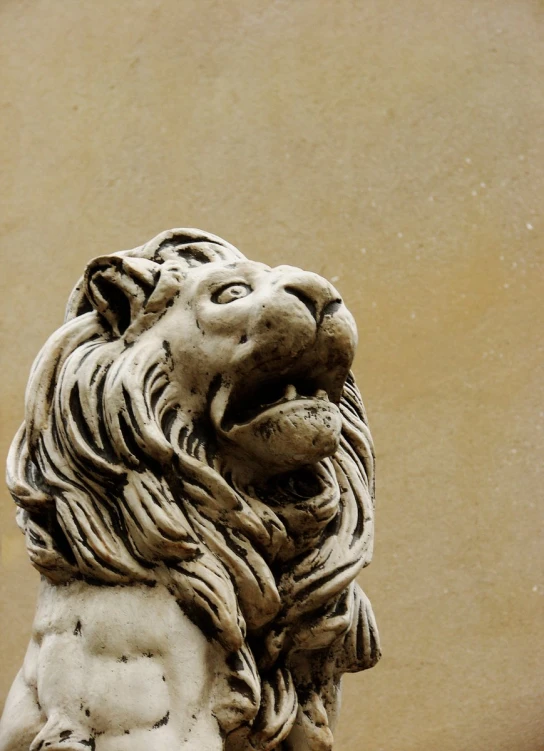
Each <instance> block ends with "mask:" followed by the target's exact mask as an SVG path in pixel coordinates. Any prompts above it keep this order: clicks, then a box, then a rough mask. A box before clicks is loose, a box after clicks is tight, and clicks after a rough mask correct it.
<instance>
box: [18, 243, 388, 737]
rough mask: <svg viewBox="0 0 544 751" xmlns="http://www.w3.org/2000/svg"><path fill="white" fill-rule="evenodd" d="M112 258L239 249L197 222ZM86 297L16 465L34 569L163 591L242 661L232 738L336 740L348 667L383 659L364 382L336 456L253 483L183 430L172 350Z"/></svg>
mask: <svg viewBox="0 0 544 751" xmlns="http://www.w3.org/2000/svg"><path fill="white" fill-rule="evenodd" d="M115 255H119V256H129V257H136V258H144V259H148V260H152V261H154V262H155V263H158V264H162V263H168V262H170V263H171V262H174V261H175V262H176V263H180V264H182V265H184V266H185V267H186V268H187V267H190V266H194V265H197V264H200V263H205V262H209V261H211V260H238V259H240V258H241V257H242V256H241V254H240V253H239V251H237V250H236V249H235V248H234V247H233V246H231V245H229V244H228V243H225V242H224V241H223V240H221V239H220V238H217V237H215V236H213V235H208V234H207V233H203V232H200V231H196V230H171V231H169V232H165V233H162V234H161V235H159V236H158V237H157V238H154V240H152V241H150V242H149V243H147V244H146V245H144V246H142V247H141V248H137V249H135V250H131V251H123V252H122V253H119V254H115ZM82 290H83V287H82V285H81V283H80V285H78V286H77V287H76V289H75V291H74V293H73V295H72V298H71V300H70V302H69V305H68V310H67V318H66V322H65V324H64V325H63V326H62V327H61V328H60V329H59V330H58V331H57V332H56V333H55V334H53V335H52V336H51V338H50V339H49V340H48V342H47V343H46V344H45V346H44V347H43V349H42V351H41V352H40V354H39V356H38V358H37V359H36V362H35V364H34V366H33V369H32V372H31V376H30V380H29V384H28V389H27V398H26V405H27V406H26V415H25V423H24V424H23V425H22V426H21V428H20V430H19V432H18V434H17V436H16V437H15V439H14V442H13V445H12V449H11V452H10V456H9V460H8V485H9V487H10V490H11V492H12V495H13V497H14V499H15V501H16V503H17V505H18V507H19V511H18V522H19V525H20V526H21V528H22V529H23V531H24V533H25V535H26V544H27V549H28V553H29V556H30V558H31V561H32V563H33V565H34V566H35V567H36V568H37V569H38V571H40V572H41V574H42V575H44V576H45V577H47V578H48V579H50V580H51V581H52V582H57V583H61V582H64V581H69V580H71V579H74V578H83V579H85V580H87V581H89V582H91V583H104V584H108V585H115V584H128V583H130V582H134V581H138V582H142V583H146V584H148V585H149V586H154V585H155V584H156V583H157V582H160V583H163V584H165V585H166V586H167V587H168V588H169V589H170V591H171V593H172V595H173V596H174V597H175V598H176V600H177V601H178V603H179V605H180V607H181V608H182V609H183V611H184V612H185V613H186V614H187V615H188V617H189V618H191V619H192V620H193V621H194V622H195V623H196V624H197V625H198V626H199V627H200V628H201V629H202V631H203V632H204V633H205V634H206V635H207V636H209V637H210V638H213V639H215V640H216V641H217V642H218V643H219V644H220V645H221V646H222V647H223V648H224V650H225V652H226V654H227V664H228V666H229V670H230V673H229V676H228V681H229V689H230V690H229V701H228V703H227V702H225V703H224V705H222V706H220V707H218V708H217V709H216V714H217V718H218V721H219V723H220V726H221V728H222V731H223V733H224V734H225V735H226V736H227V738H230V740H229V741H228V744H229V743H230V745H229V746H228V747H229V748H256V749H272V748H285V749H287V748H290V747H291V746H290V745H289V741H288V740H285V739H286V738H287V737H288V735H289V732H290V730H291V728H292V726H293V723H294V721H295V719H296V717H297V714H298V718H299V725H301V726H302V727H303V732H304V734H305V737H306V741H307V743H308V745H309V747H310V748H311V749H315V750H316V751H321V750H325V749H329V748H331V742H332V741H331V739H332V736H331V733H330V729H329V718H328V717H327V710H328V709H330V708H331V707H334V705H335V699H336V692H337V690H338V685H339V679H340V676H341V674H342V673H343V672H346V671H348V672H354V671H358V670H362V669H365V668H368V667H371V666H372V665H374V664H375V662H376V661H377V659H378V658H379V647H378V641H377V630H376V626H375V623H374V618H373V614H372V610H371V607H370V604H369V602H368V600H367V598H366V597H365V595H364V594H363V592H362V591H361V589H360V588H359V586H358V585H357V584H356V582H355V577H356V575H357V573H358V572H359V570H360V569H361V568H362V567H363V566H365V565H366V564H368V563H369V561H370V558H371V555H372V539H373V496H374V475H373V464H374V462H373V452H372V440H371V436H370V432H369V430H368V426H367V422H366V417H365V412H364V407H363V404H362V401H361V398H360V395H359V392H358V390H357V387H356V386H355V383H354V381H353V379H352V378H351V377H350V378H349V379H348V381H347V383H346V385H345V388H344V392H343V396H342V399H341V403H340V410H341V413H342V420H343V430H342V437H341V442H340V447H339V449H338V451H337V453H336V455H335V456H334V457H332V458H330V459H325V460H324V461H322V462H320V464H319V465H318V466H317V467H316V468H313V470H312V471H310V470H300V471H299V472H295V473H291V474H290V475H289V476H286V477H284V478H280V479H279V480H277V481H270V482H269V483H268V485H266V486H264V487H259V488H239V487H236V486H235V484H234V482H233V480H232V479H231V478H230V477H229V476H228V474H226V473H225V472H224V471H223V470H222V467H221V466H220V463H219V460H218V459H217V456H216V454H215V452H214V451H213V447H212V446H211V445H210V444H209V441H208V440H207V435H206V432H205V431H202V430H201V428H200V427H199V426H198V425H195V426H192V427H191V428H187V426H183V427H182V428H179V427H178V426H177V424H176V403H175V397H174V393H175V392H174V390H173V389H172V387H171V384H170V382H169V374H168V371H167V369H166V367H165V363H167V361H168V356H169V353H168V343H165V344H164V349H163V350H161V351H154V350H152V349H151V348H150V347H145V346H139V344H138V341H136V342H135V343H134V344H133V345H132V346H129V347H128V346H124V345H123V343H122V340H121V339H119V338H115V337H112V336H111V332H109V330H108V327H107V326H105V322H104V319H103V317H102V316H101V315H100V314H99V313H97V312H96V311H95V310H93V309H92V308H91V306H90V305H89V303H88V300H86V299H85V295H84V293H83V291H82ZM163 297H164V295H163ZM166 306H167V303H165V304H164V305H163V306H162V310H158V311H157V315H160V314H161V313H163V312H164V308H165V307H166ZM119 404H121V405H122V406H121V409H119V408H118V405H119ZM112 405H116V406H115V410H114V409H112ZM309 654H310V659H308V655H309ZM284 741H285V742H284Z"/></svg>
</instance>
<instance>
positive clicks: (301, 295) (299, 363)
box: [153, 261, 357, 475]
mask: <svg viewBox="0 0 544 751" xmlns="http://www.w3.org/2000/svg"><path fill="white" fill-rule="evenodd" d="M229 290H234V293H238V294H241V295H242V296H241V297H239V298H234V299H232V300H229V302H228V303H226V302H221V300H224V297H223V298H221V295H223V296H225V295H229V294H233V293H232V292H230V291H229ZM244 291H245V294H242V293H244ZM218 300H219V302H218ZM163 327H165V328H167V329H168V333H167V334H166V333H165V338H166V339H168V340H169V341H171V342H172V341H174V342H176V341H178V342H179V345H178V347H177V349H175V348H173V349H172V352H171V359H172V366H171V367H172V371H173V379H174V381H175V382H176V383H177V386H178V389H179V404H180V405H182V409H183V410H184V411H185V412H186V419H187V421H188V423H189V424H193V425H194V423H195V422H199V425H200V426H202V425H204V426H206V425H207V426H208V430H210V431H213V434H214V435H213V436H210V437H211V438H212V437H213V440H214V441H216V442H217V444H218V448H219V451H220V453H221V455H222V457H223V459H224V460H225V461H226V462H227V464H234V465H236V464H238V463H239V464H241V465H243V466H244V467H246V469H247V470H248V471H249V472H250V473H252V472H253V473H257V474H259V475H271V474H275V473H280V472H284V471H287V470H290V469H296V468H298V467H301V466H304V465H308V464H314V463H316V462H318V461H320V460H322V459H323V458H325V457H327V456H332V455H333V454H334V453H335V452H336V450H337V449H338V443H339V440H340V434H341V427H342V421H341V416H340V412H339V409H338V406H337V404H338V402H339V400H340V396H341V393H342V389H343V386H344V383H345V380H346V378H347V375H348V373H349V368H350V366H351V362H352V359H353V355H354V350H355V344H356V337H357V334H356V327H355V323H354V321H353V318H352V316H351V314H350V313H349V312H348V310H347V308H346V307H345V306H344V304H343V303H342V301H341V300H340V298H339V295H338V293H337V292H336V290H335V289H334V287H332V285H330V284H329V282H327V281H326V280H325V279H322V278H321V277H319V276H318V275H317V274H311V273H307V272H303V271H301V270H300V269H294V268H292V267H289V266H280V267H277V268H275V269H269V268H268V267H266V266H264V265H263V264H258V263H253V262H249V261H244V262H241V263H236V264H224V263H214V264H207V265H206V266H204V267H202V268H199V269H196V270H194V271H192V272H190V273H189V274H188V275H187V276H186V277H185V280H184V283H183V285H182V289H181V291H180V294H179V297H178V299H177V300H176V302H175V304H174V305H173V307H172V311H171V312H170V313H169V314H168V315H167V316H166V317H165V322H164V324H163V323H162V321H161V322H159V324H158V325H157V326H156V327H155V330H154V332H153V336H157V334H159V335H160V329H162V328H163ZM157 328H158V329H159V331H157Z"/></svg>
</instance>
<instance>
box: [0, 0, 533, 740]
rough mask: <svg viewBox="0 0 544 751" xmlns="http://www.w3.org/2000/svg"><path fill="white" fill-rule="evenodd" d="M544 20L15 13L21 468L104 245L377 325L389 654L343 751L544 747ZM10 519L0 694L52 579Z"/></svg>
mask: <svg viewBox="0 0 544 751" xmlns="http://www.w3.org/2000/svg"><path fill="white" fill-rule="evenodd" d="M543 15H544V13H543V6H542V4H541V3H540V2H537V1H536V0H535V1H534V2H530V0H493V1H491V0H480V1H479V2H477V3H476V2H472V1H469V0H455V2H453V1H450V2H447V0H442V1H441V2H440V1H439V0H405V1H404V2H402V3H401V2H398V1H397V0H381V2H379V3H376V2H363V1H362V0H360V1H359V0H336V1H335V2H334V3H333V2H325V1H324V0H297V2H286V1H285V0H277V1H276V2H272V1H268V2H265V0H223V1H220V0H133V1H132V2H127V1H126V0H125V1H122V2H115V3H111V2H109V1H108V0H95V1H94V2H92V3H90V2H87V3H80V2H75V0H19V1H16V0H3V1H2V2H1V3H0V71H1V73H0V77H1V82H2V83H1V86H0V106H1V118H0V119H1V126H2V129H3V132H2V135H1V138H0V150H1V158H2V170H1V172H0V184H1V201H2V217H1V228H2V232H1V252H2V274H1V279H2V289H1V296H0V300H1V304H2V316H1V326H2V368H1V373H0V375H1V378H2V399H1V405H0V406H1V409H2V416H1V426H0V427H1V457H2V463H4V459H5V454H6V452H7V448H8V445H9V442H10V440H11V437H12V435H13V434H14V432H15V430H16V428H17V426H18V424H19V422H20V420H21V418H22V414H23V392H24V387H25V383H26V378H27V374H28V370H29V367H30V365H31V362H32V360H33V358H34V356H35V355H36V353H37V351H38V349H39V347H40V346H41V344H42V343H43V342H44V340H45V339H46V337H47V336H48V335H49V334H50V333H51V332H52V331H53V330H54V329H55V328H56V327H57V326H58V325H59V324H60V323H61V320H62V315H63V307H64V303H65V300H66V297H67V295H68V293H69V291H70V289H71V287H72V284H73V283H74V282H75V280H76V279H77V278H78V277H79V275H80V273H81V271H82V269H83V266H84V264H85V262H86V261H87V260H88V259H89V258H91V257H92V256H95V255H98V254H101V253H104V252H110V251H114V250H119V249H121V248H124V247H132V246H134V245H137V244H140V243H141V242H143V241H144V240H146V239H148V238H150V237H151V236H153V235H154V234H156V233H157V232H158V231H160V230H162V229H165V228H168V227H172V226H197V227H202V228H204V229H208V230H210V231H212V232H215V233H217V234H220V235H222V236H224V237H226V238H227V239H229V240H231V241H232V242H234V243H235V244H236V245H238V246H239V247H240V248H241V249H242V250H243V251H244V252H246V253H247V254H248V255H250V256H252V257H255V258H257V259H260V260H262V261H265V262H266V263H269V264H277V263H292V264H297V265H301V266H305V267H308V268H311V269H313V270H316V271H318V272H319V273H321V274H323V275H325V276H328V277H329V278H335V283H336V285H337V286H338V288H339V289H340V290H341V291H342V292H343V294H344V295H345V298H346V300H347V302H348V304H349V305H350V307H351V309H352V311H353V312H354V314H355V316H356V318H357V320H358V323H359V328H360V339H361V341H360V348H359V354H358V359H357V362H356V373H357V375H358V379H359V383H360V385H361V387H362V391H363V395H364V397H365V400H366V403H367V408H368V411H369V415H370V418H371V425H372V428H373V432H374V436H375V440H376V445H377V458H378V524H377V545H376V553H375V561H374V563H373V564H372V566H371V567H370V569H367V570H366V571H365V572H364V575H363V577H362V583H363V586H365V588H366V590H367V592H368V593H369V595H370V597H371V599H372V601H373V603H374V606H375V610H376V612H377V616H378V619H379V623H380V626H381V633H382V639H383V649H384V658H383V661H382V662H381V663H380V664H379V666H378V667H377V668H375V669H374V670H372V671H370V672H369V673H368V674H360V675H357V676H353V677H348V679H347V680H346V681H345V692H344V695H345V699H344V708H343V715H342V724H341V727H340V730H339V732H338V734H337V744H336V748H337V749H338V751H353V750H355V751H358V750H359V749H361V751H363V750H364V751H380V750H381V751H436V750H437V749H440V751H466V750H467V749H470V750H471V751H491V750H492V751H538V750H539V749H542V748H543V740H542V727H543V724H544V723H543V722H542V719H543V718H542V698H543V694H544V679H543V678H542V658H543V653H544V640H543V636H542V621H541V620H540V623H539V619H541V618H542V615H543V602H544V597H543V595H544V585H543V577H542V574H543V566H542V562H543V556H542V547H541V540H539V538H538V534H539V532H538V530H539V527H541V522H542V506H541V502H542V486H543V479H544V478H543V476H542V464H541V459H542V450H543V448H544V445H543V444H544V411H543V410H544V406H543V404H542V393H543V388H542V383H543V377H544V372H543V370H544V368H543V347H544V338H543V334H542V319H543V317H542V295H543V285H542V281H543V279H544V276H543V271H544V269H543V265H544V263H543V253H542V237H543V224H542V217H541V216H540V215H539V214H538V210H539V208H540V205H541V199H542V195H543V187H544V159H543V158H544V154H543V132H544V131H543V127H544V87H543V80H544V56H543V54H542V34H543ZM539 504H540V505H539ZM0 506H1V524H2V563H3V569H2V579H1V587H2V588H1V603H2V615H1V622H0V633H1V634H2V638H1V644H0V649H1V654H0V666H1V667H0V672H1V681H0V694H1V697H0V698H2V699H3V697H4V695H5V692H6V691H7V689H8V686H9V684H10V682H11V680H12V679H13V677H14V675H15V673H16V671H17V669H18V666H19V664H20V662H21V660H22V657H23V654H24V650H25V647H26V642H27V639H28V635H29V632H30V626H31V619H32V613H33V609H34V603H35V592H36V585H37V575H36V574H35V572H33V570H32V569H31V567H30V565H29V564H28V562H27V559H26V554H25V552H24V546H23V540H22V537H21V536H20V534H19V533H18V530H17V529H16V527H15V524H14V520H13V508H12V504H11V502H10V499H9V498H8V495H7V492H6V491H5V490H4V491H3V495H2V497H1V503H0ZM539 661H540V663H541V664H540V666H539V664H538V663H539ZM539 667H540V669H539Z"/></svg>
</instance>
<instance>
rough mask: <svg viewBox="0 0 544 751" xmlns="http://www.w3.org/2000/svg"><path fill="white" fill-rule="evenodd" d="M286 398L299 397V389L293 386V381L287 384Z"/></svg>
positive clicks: (289, 399)
mask: <svg viewBox="0 0 544 751" xmlns="http://www.w3.org/2000/svg"><path fill="white" fill-rule="evenodd" d="M285 398H286V399H287V400H288V401H291V399H296V398H297V390H296V388H295V387H294V386H293V384H292V383H290V384H289V385H288V386H287V388H286V389H285Z"/></svg>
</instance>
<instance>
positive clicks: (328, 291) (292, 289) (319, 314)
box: [282, 272, 343, 325]
mask: <svg viewBox="0 0 544 751" xmlns="http://www.w3.org/2000/svg"><path fill="white" fill-rule="evenodd" d="M282 286H283V291H284V292H286V293H287V294H288V295H293V296H294V297H296V298H298V299H299V300H300V302H301V303H303V305H305V306H306V307H307V309H308V310H309V312H310V314H311V315H312V317H313V318H314V319H315V321H316V323H317V324H318V325H320V324H321V323H322V322H323V319H324V318H325V316H332V315H334V314H335V313H336V311H337V310H338V309H339V308H340V307H342V305H343V303H342V299H341V298H340V297H339V296H338V292H337V291H336V290H335V289H334V287H333V286H332V284H329V282H328V281H327V280H326V279H323V277H321V276H318V275H317V274H312V273H309V272H308V273H304V272H302V273H300V272H299V273H298V274H295V275H294V276H293V277H292V278H286V279H285V280H284V281H283V285H282Z"/></svg>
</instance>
